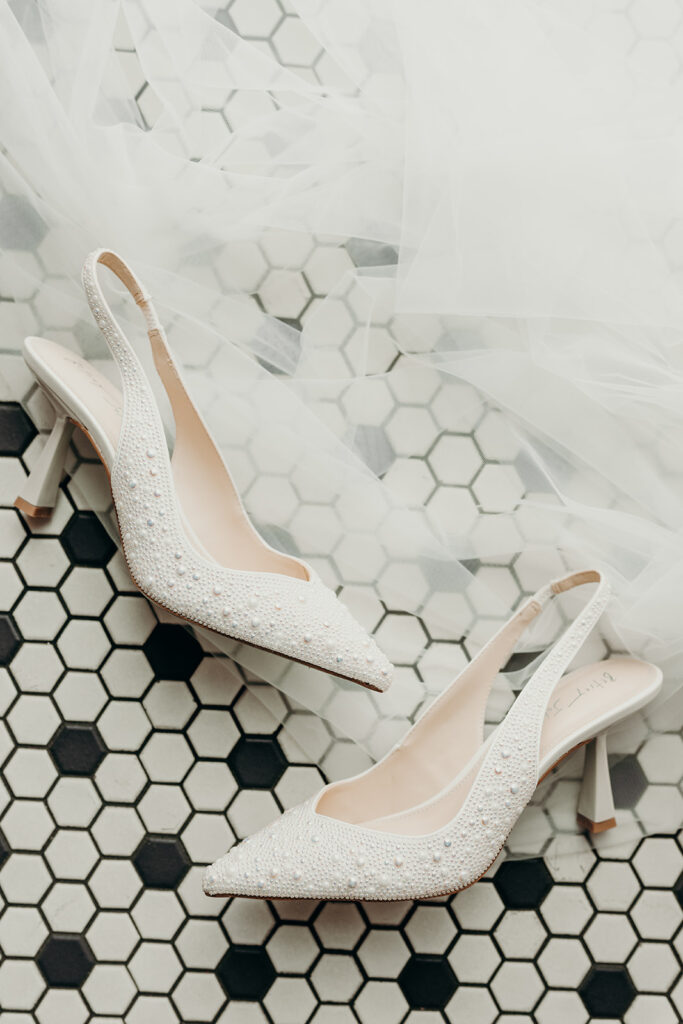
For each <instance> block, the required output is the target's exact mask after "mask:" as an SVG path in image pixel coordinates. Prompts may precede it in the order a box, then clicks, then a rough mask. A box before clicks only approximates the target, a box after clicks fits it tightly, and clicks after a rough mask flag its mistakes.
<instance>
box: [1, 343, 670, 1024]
mask: <svg viewBox="0 0 683 1024" xmlns="http://www.w3.org/2000/svg"><path fill="white" fill-rule="evenodd" d="M17 362H18V360H17V358H16V357H14V356H5V357H3V358H2V360H1V362H0V369H4V371H5V372H4V373H3V374H2V379H3V380H4V381H5V386H6V388H8V387H9V382H10V381H11V380H13V379H16V378H17V377H19V378H20V379H23V378H22V375H21V373H20V372H19V371H18V369H17ZM4 397H5V398H6V399H7V400H6V401H3V402H2V403H1V404H0V466H1V469H2V472H1V473H0V480H1V481H2V485H1V488H0V505H1V506H2V508H1V509H0V543H1V551H0V554H1V556H2V561H0V609H1V610H0V665H1V666H2V668H0V711H1V712H2V714H3V722H2V723H0V895H1V897H2V903H1V906H2V914H0V950H1V952H2V954H3V959H2V962H1V963H0V1006H1V1007H2V1009H3V1021H4V1020H5V1019H7V1020H8V1021H10V1022H11V1024H18V1022H20V1021H37V1022H38V1024H52V1022H54V1024H61V1022H62V1021H69V1022H71V1021H83V1022H85V1021H88V1020H91V1021H94V1020H97V1021H98V1022H101V1021H104V1020H108V1021H121V1020H123V1021H125V1022H126V1024H138V1022H142V1021H145V1022H152V1024H155V1022H159V1024H166V1022H169V1024H170V1022H174V1021H184V1022H194V1021H197V1022H199V1021H202V1022H204V1021H206V1022H209V1021H220V1022H221V1024H234V1022H239V1024H242V1022H243V1021H244V1022H247V1024H248V1022H251V1021H254V1022H257V1021H258V1022H260V1021H271V1022H273V1024H290V1022H291V1024H297V1022H301V1024H304V1022H307V1021H314V1022H316V1024H345V1022H347V1021H348V1022H358V1021H360V1022H361V1024H370V1022H373V1024H374V1022H379V1024H391V1022H396V1024H398V1022H402V1021H411V1022H419V1024H436V1022H438V1021H443V1020H446V1021H451V1022H453V1021H461V1020H467V1021H468V1022H470V1021H471V1022H472V1024H480V1022H481V1024H484V1022H493V1021H507V1022H510V1024H511V1022H512V1021H515V1022H517V1024H518V1022H521V1021H535V1022H538V1024H545V1022H550V1021H552V1022H553V1024H555V1022H558V1024H565V1022H566V1024H574V1022H577V1024H579V1022H585V1021H587V1020H589V1019H591V1020H599V1019H603V1018H611V1019H613V1018H615V1017H617V1018H622V1019H624V1020H625V1021H626V1022H627V1024H639V1022H640V1021H645V1020H646V1019H648V1020H649V1021H652V1020H657V1022H658V1024H659V1021H660V1020H661V1021H662V1022H667V1021H669V1020H671V1021H675V1020H678V1019H679V1015H680V1014H681V1013H683V980H680V967H681V964H680V956H682V955H683V927H682V926H681V925H682V921H683V849H682V845H683V844H682V843H681V837H678V839H677V838H676V837H675V836H662V837H649V838H645V839H640V840H638V839H636V840H633V841H632V842H630V844H629V845H627V846H625V847H614V846H601V844H600V843H597V844H595V845H592V844H591V843H590V842H589V841H588V840H587V839H586V838H585V837H582V836H577V837H576V839H575V846H574V850H573V853H572V855H570V856H567V855H566V853H564V854H562V855H559V854H557V852H556V850H555V849H554V846H553V842H550V845H549V846H547V854H546V858H545V859H544V860H542V859H538V858H537V859H532V860H518V861H516V860H507V861H504V862H503V863H502V864H500V865H499V866H498V869H497V871H495V873H493V872H492V873H491V874H490V876H489V877H488V878H487V879H486V880H484V881H482V882H481V883H479V884H478V885H477V886H476V887H475V888H473V889H470V890H467V891H466V892H464V893H462V894H460V895H459V896H457V897H455V898H453V899H450V900H449V899H443V900H436V901H431V902H428V903H421V904H412V903H401V904H394V905H372V904H357V905H353V904H352V905H345V904H334V903H329V904H323V903H295V902H294V903H287V902H284V901H283V902H272V903H259V902H254V901H249V900H233V901H231V902H229V903H226V902H224V901H212V900H209V899H207V898H206V897H204V896H203V895H202V893H201V889H200V877H201V871H202V867H203V866H204V865H205V864H206V863H208V862H210V861H212V860H213V859H214V858H215V857H216V856H218V855H219V854H221V853H222V852H223V851H224V850H225V849H226V848H227V847H228V846H229V845H230V844H231V843H232V842H233V839H234V838H235V837H242V836H244V835H246V834H248V833H249V832H251V831H252V830H253V829H255V828H256V827H258V826H260V825H262V824H264V823H265V822H267V821H268V820H270V819H271V818H273V817H274V816H275V815H277V814H279V813H281V811H282V810H283V809H285V808H286V807H288V806H291V805H292V804H293V803H295V802H297V801H299V800H301V799H302V798H304V797H305V796H307V795H308V794H309V793H310V792H312V791H313V790H314V789H315V788H317V787H318V786H319V784H320V782H321V780H322V779H323V778H324V777H325V776H324V774H323V771H321V769H320V768H318V767H317V766H316V765H315V764H314V763H311V760H310V759H308V758H306V756H305V755H304V754H302V753H301V750H300V749H299V748H298V745H297V744H296V741H295V737H296V729H297V728H300V727H301V724H302V721H303V720H304V718H305V720H306V721H307V728H308V731H309V734H310V733H311V732H313V734H314V736H317V739H315V742H314V744H313V745H314V746H315V743H318V749H319V753H320V755H321V756H320V762H321V763H322V764H327V765H331V766H332V769H333V771H336V772H337V773H339V774H341V773H342V772H343V771H344V770H347V771H348V770H352V768H353V767H354V764H353V761H354V747H353V746H352V745H351V744H349V743H348V741H346V740H345V739H344V738H342V737H337V738H336V739H335V737H334V735H333V733H331V732H330V729H329V725H327V724H326V723H324V722H322V721H321V720H320V719H318V718H316V717H315V716H313V715H311V714H310V713H308V714H305V715H304V716H302V714H301V710H300V709H290V711H291V714H290V715H289V716H288V715H287V714H286V713H283V712H282V710H280V713H279V715H278V716H277V717H275V716H274V715H273V714H272V711H271V710H270V709H269V708H268V704H267V701H266V702H265V703H264V702H262V700H260V699H259V694H260V693H261V691H263V687H262V686H260V685H259V684H258V683H247V682H245V679H244V676H243V674H242V673H241V670H238V669H236V668H233V670H232V672H230V673H229V674H226V671H225V669H226V667H227V665H226V664H221V662H223V659H221V658H217V657H216V655H215V654H213V653H212V654H209V653H207V652H206V651H204V650H203V649H202V646H201V644H200V642H199V641H198V640H197V639H196V638H195V637H194V636H193V634H192V633H191V632H190V631H189V630H187V629H185V628H184V627H183V626H181V625H179V624H177V623H174V622H171V621H159V620H158V619H157V616H156V614H155V612H154V610H153V609H152V608H151V607H150V605H149V604H148V603H147V602H146V600H145V599H144V598H142V597H141V596H139V595H138V594H136V593H135V592H134V590H133V588H132V584H131V583H130V580H129V577H128V576H127V574H126V571H125V567H124V565H123V563H122V559H121V556H120V554H119V552H118V550H117V548H116V545H115V544H114V542H113V541H112V539H111V537H110V536H109V535H108V534H107V532H106V531H105V529H104V527H103V526H102V524H101V523H100V520H99V519H98V518H97V516H96V515H95V513H94V512H92V511H91V510H87V509H83V508H80V507H79V500H80V499H79V495H80V491H79V489H78V487H77V486H76V485H75V481H76V480H77V479H78V476H79V473H82V471H83V469H84V468H85V469H87V467H89V466H91V467H92V466H94V464H93V463H91V462H89V461H87V460H88V458H92V452H91V451H88V449H87V446H86V445H84V444H82V443H80V447H79V450H78V452H76V451H74V453H73V454H74V458H73V465H72V467H71V475H70V476H68V477H67V478H66V479H65V481H64V483H63V485H62V492H61V494H60V499H59V502H58V505H57V508H56V510H55V513H54V516H53V518H52V519H51V520H49V521H43V522H38V521H34V522H28V521H26V520H25V519H23V518H22V517H21V516H20V515H19V513H18V512H16V510H14V509H13V508H12V507H11V505H12V501H13V497H14V494H15V490H16V487H17V485H18V483H19V481H20V480H21V478H22V477H23V476H24V474H25V472H26V471H27V469H28V467H29V466H30V464H31V463H32V461H33V459H34V458H35V451H36V446H37V445H39V444H40V440H41V439H40V437H39V435H38V432H37V430H36V428H35V426H34V425H33V422H32V420H31V418H30V417H29V416H27V414H26V411H25V410H26V409H27V408H28V409H31V408H32V405H33V403H34V401H35V392H34V391H33V389H32V387H31V386H29V389H28V391H26V392H24V393H21V394H16V395H15V396H11V395H9V394H6V395H5V396H4ZM12 397H16V398H20V399H21V403H20V402H15V401H11V398H12ZM276 699H277V700H279V701H282V702H283V703H286V702H285V699H284V697H283V696H282V695H276ZM282 722H284V724H281V723H282ZM292 723H294V724H292ZM292 730H293V731H292ZM682 746H683V741H682V740H681V738H680V735H679V734H678V733H663V734H658V735H654V736H652V737H650V738H649V739H648V738H646V739H644V740H642V742H641V743H640V746H639V749H638V751H637V753H636V754H632V755H630V756H628V757H625V758H622V759H621V760H619V761H618V762H617V763H616V764H615V765H614V767H613V776H614V783H615V790H616V796H617V803H618V804H619V803H621V804H622V807H623V805H624V804H626V805H627V806H626V807H625V808H623V810H625V812H626V814H627V815H628V813H629V811H628V807H630V806H632V805H633V804H634V803H637V805H638V806H640V805H641V803H642V802H643V801H646V800H652V801H655V802H657V801H658V800H662V799H664V800H668V801H669V802H670V801H671V798H672V797H673V796H674V794H675V795H676V796H678V798H680V788H679V783H680V779H679V776H680V775H681V772H682V770H683V769H682V767H681V766H682V764H683V759H682V758H681V747H682ZM309 748H310V744H309ZM323 755H324V756H323ZM579 768H580V765H575V766H574V771H573V772H571V773H570V776H571V777H570V778H568V779H564V780H563V779H561V780H560V782H559V783H558V786H560V787H561V786H563V785H574V784H575V783H573V781H572V778H573V776H575V775H576V773H577V770H578V769H579ZM558 806H559V805H558ZM532 827H533V825H532ZM513 847H514V844H513Z"/></svg>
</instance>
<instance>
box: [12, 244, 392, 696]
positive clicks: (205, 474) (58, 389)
mask: <svg viewBox="0 0 683 1024" xmlns="http://www.w3.org/2000/svg"><path fill="white" fill-rule="evenodd" d="M100 265H103V266H105V267H107V268H108V269H109V270H111V271H112V273H114V274H115V275H116V277H118V278H119V280H120V281H121V282H122V284H124V285H125V287H126V288H127V289H128V291H129V292H130V293H131V295H132V296H133V298H134V300H135V302H136V304H137V305H138V307H139V308H140V310H141V311H142V313H143V315H144V317H145V321H146V326H147V334H148V338H149V343H150V346H151V350H152V356H153V359H154V366H155V368H156V372H157V374H158V376H159V378H160V380H161V383H162V384H163V387H164V389H165V390H166V394H167V396H168V399H169V403H170V406H171V411H172V413H173V419H174V421H175V445H174V448H173V455H172V456H171V455H170V453H169V450H168V445H167V442H166V435H165V432H164V426H163V423H162V420H161V415H160V413H159V409H158V406H157V402H156V399H155V396H154V392H153V390H152V388H151V386H150V383H149V381H148V379H147V376H146V374H145V371H144V369H143V367H142V364H141V362H140V360H139V358H138V356H137V354H136V352H135V350H134V349H133V347H132V346H131V344H130V343H129V341H128V339H127V338H126V336H125V335H124V333H123V331H122V330H121V327H120V326H119V324H118V323H117V321H116V320H115V319H114V317H113V316H112V313H111V310H110V308H109V305H108V303H107V300H106V299H105V297H104V294H103V292H102V289H101V287H100V284H99V281H98V279H97V273H96V272H97V268H98V266H100ZM83 285H84V288H85V293H86V296H87V299H88V303H89V304H90V308H91V311H92V313H93V316H94V318H95V320H96V322H97V325H98V326H99V328H100V330H101V331H102V333H103V334H104V337H105V339H106V342H107V345H108V346H109V349H110V351H111V354H112V356H113V358H114V363H115V365H116V368H117V369H118V372H119V376H120V387H117V386H116V385H115V384H113V383H112V382H111V381H110V380H109V379H108V378H107V377H105V376H104V375H103V374H101V373H100V372H99V371H98V370H97V369H96V368H95V367H94V366H92V365H91V364H90V363H88V362H87V361H86V360H85V359H82V358H81V357H80V356H79V355H77V354H75V353H74V352H71V351H69V350H68V349H66V348H64V347H63V346H61V345H57V344H55V343H54V342H52V341H48V340H46V339H45V338H27V339H26V341H25V342H24V358H25V359H26V363H27V364H28V366H29V368H30V370H31V371H32V373H33V375H34V376H35V378H36V380H37V381H38V383H39V384H40V386H41V387H42V388H43V390H44V391H45V394H46V395H47V397H48V399H49V400H50V401H51V403H52V404H53V405H54V406H55V408H56V409H58V410H59V414H58V418H57V422H56V424H55V427H54V430H53V431H52V434H51V435H50V438H49V440H48V442H47V444H46V446H45V449H44V450H43V452H42V454H41V456H40V459H39V460H38V463H37V464H36V467H35V469H34V470H33V472H32V473H31V475H30V477H29V479H28V480H27V481H26V484H25V486H24V487H23V488H22V492H21V494H20V496H19V497H18V498H17V500H16V505H17V507H18V508H20V509H21V510H22V511H23V512H25V513H26V514H27V515H31V516H45V515H49V513H50V509H51V508H52V506H53V505H54V502H55V498H56V494H57V488H58V486H59V479H60V475H61V471H62V468H63V464H64V458H65V455H66V451H67V448H68V444H69V437H70V433H71V429H72V424H76V425H77V426H78V427H80V428H81V429H82V430H83V431H84V432H85V433H86V434H87V436H88V437H89V439H90V441H91V442H92V444H93V446H94V448H95V451H96V452H97V454H98V455H99V457H100V459H101V461H102V463H103V464H104V466H105V469H106V470H107V473H108V476H109V482H110V484H111V492H112V499H113V504H114V509H115V512H116V517H117V521H118V525H119V531H120V534H121V544H122V548H123V553H124V556H125V558H126V562H127V563H128V568H129V570H130V574H131V577H132V579H133V582H134V583H135V584H136V585H137V586H138V587H139V589H140V590H141V591H142V592H143V593H144V594H145V595H146V596H147V597H149V598H150V599H151V600H152V601H154V602H155V603H156V604H158V605H160V606H161V607H163V608H167V609H168V610H169V611H171V612H174V613H175V614H176V615H178V616H180V617H181V618H184V619H186V620H187V621H188V622H190V623H193V624H196V625H199V626H204V627H206V628H208V629H212V630H215V631H216V632H217V633H221V634H222V635H224V636H227V637H230V638H232V639H234V640H238V641H240V642H242V643H246V644H250V645H252V646H253V647H258V648H260V649H262V650H265V651H270V652H273V653H275V654H282V655H285V656H286V657H288V658H290V659H292V660H293V661H298V662H301V663H302V664H304V665H310V666H313V667H315V668H320V669H324V670H326V671H328V672H331V673H333V674H334V675H337V676H341V677H343V678H344V679H350V680H351V681H352V682H356V683H361V684H362V685H363V686H367V687H369V688H370V689H373V690H379V691H382V690H386V689H387V687H388V686H389V683H390V681H391V672H392V666H391V664H390V662H389V661H388V660H387V659H386V658H385V657H384V655H383V654H382V652H381V651H380V650H379V648H378V647H377V645H376V644H375V643H374V641H373V640H372V639H371V638H370V637H369V636H368V635H367V633H366V632H365V630H364V629H363V628H362V627H361V626H360V625H359V624H358V623H357V622H355V620H354V619H353V618H352V616H351V614H350V613H349V611H348V609H347V608H345V606H344V605H343V604H342V603H341V601H339V599H338V598H337V596H336V595H335V594H334V593H333V591H332V590H330V589H329V587H326V586H325V585H324V583H323V582H322V580H321V579H320V577H319V576H318V574H317V573H316V572H315V571H314V570H313V568H312V567H311V566H310V565H308V564H307V563H306V562H304V561H302V560H301V559H298V558H294V557H292V556H290V555H285V554H283V553H282V552H280V551H277V550H276V549H275V548H272V547H271V546H270V545H269V544H267V543H266V542H265V541H264V540H263V538H262V537H261V536H260V534H258V533H257V531H256V530H255V529H254V527H253V526H252V524H251V522H250V520H249V517H248V516H247V513H246V510H245V509H244V506H243V505H242V502H241V501H240V498H239V495H238V493H237V490H236V488H235V485H234V483H233V481H232V478H231V476H230V473H229V472H228V469H227V467H226V465H225V463H224V461H223V459H222V457H221V455H220V453H219V451H218V449H217V447H216V445H215V443H214V441H213V439H212V438H211V435H210V434H209V432H208V429H207V427H206V425H205V423H204V421H203V420H202V418H201V416H200V414H199V412H198V411H197V409H196V407H195V406H194V404H193V402H192V400H191V399H190V396H189V395H188V393H187V391H186V390H185V385H184V384H183V381H182V378H181V375H180V370H179V367H178V365H177V364H176V362H175V360H174V358H173V355H172V353H171V351H170V349H169V347H168V344H167V342H166V336H165V334H164V330H163V328H162V326H161V324H160V323H159V320H158V318H157V315H156V312H155V310H154V307H153V306H152V303H151V301H150V298H149V295H147V293H146V292H145V290H144V288H143V287H142V285H141V284H140V282H139V281H138V280H137V278H136V277H135V275H134V274H133V272H132V271H131V270H130V268H129V267H128V266H127V265H126V264H125V263H124V261H123V260H122V259H121V257H120V256H117V255H116V253H113V252H110V251H109V250H104V249H99V250H97V251H96V252H94V253H91V254H90V256H89V257H88V258H87V260H86V261H85V265H84V267H83Z"/></svg>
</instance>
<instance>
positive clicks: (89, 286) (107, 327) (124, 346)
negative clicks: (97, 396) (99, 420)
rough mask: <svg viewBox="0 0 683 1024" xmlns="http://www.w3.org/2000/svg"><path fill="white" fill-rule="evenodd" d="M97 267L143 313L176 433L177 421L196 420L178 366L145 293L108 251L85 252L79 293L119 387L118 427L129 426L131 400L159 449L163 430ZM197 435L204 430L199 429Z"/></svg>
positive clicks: (131, 272)
mask: <svg viewBox="0 0 683 1024" xmlns="http://www.w3.org/2000/svg"><path fill="white" fill-rule="evenodd" d="M99 264H101V265H102V266H105V267H107V268H108V269H109V270H111V271H112V273H113V274H115V275H116V277H117V278H118V279H119V281H121V283H122V284H123V285H124V286H125V287H126V288H127V289H128V291H129V292H130V294H131V295H132V297H133V299H134V300H135V303H136V305H137V306H138V307H139V308H140V310H141V311H142V313H143V316H144V318H145V323H146V326H147V336H148V338H149V343H150V347H151V350H152V357H153V360H154V366H155V369H156V371H157V373H158V375H159V378H160V380H161V382H162V384H163V386H164V389H165V391H166V394H167V395H168V398H169V401H170V403H171V409H172V411H173V416H174V419H175V421H176V427H178V424H179V421H181V420H182V421H183V422H185V423H187V422H189V421H190V420H192V421H197V422H199V421H200V417H199V415H198V413H197V412H196V410H195V409H194V406H193V405H192V402H191V399H190V398H189V395H188V393H187V390H186V388H185V385H184V384H183V382H182V378H181V375H180V370H179V367H178V364H177V362H176V360H175V359H174V357H173V353H172V352H171V350H170V348H169V346H168V341H167V339H166V333H165V331H164V329H163V327H162V325H161V323H160V321H159V318H158V316H157V312H156V310H155V308H154V306H153V305H152V300H151V297H150V295H149V293H148V291H147V290H146V289H145V287H144V286H143V284H142V283H141V282H140V280H139V279H138V278H137V276H136V275H135V274H134V273H133V271H132V270H131V268H130V267H129V266H128V264H127V263H126V262H125V260H123V259H122V258H121V257H120V256H119V255H118V254H117V253H115V252H112V250H111V249H96V250H95V251H94V252H91V253H90V255H89V256H88V257H87V258H86V260H85V263H84V264H83V275H82V276H83V287H84V289H85V294H86V297H87V300H88V304H89V305H90V309H91V311H92V314H93V317H94V318H95V321H96V323H97V325H98V327H99V328H100V330H101V331H102V333H103V334H104V337H105V339H106V342H107V345H108V346H109V349H110V351H111V353H112V355H113V357H114V360H115V361H116V363H117V365H118V367H119V371H120V373H121V377H122V379H123V382H124V389H123V391H124V427H125V428H129V427H131V426H132V425H131V424H130V423H129V422H128V421H129V420H130V415H129V409H128V406H129V403H130V401H133V400H136V404H137V413H136V415H138V416H140V414H141V412H142V413H146V414H147V416H148V417H149V418H150V419H151V420H153V421H154V425H155V426H154V429H155V433H156V434H157V435H158V437H159V443H161V440H160V439H161V438H162V437H163V428H162V427H161V421H160V419H159V413H158V408H157V405H156V400H155V398H154V394H153V391H152V389H151V386H150V384H149V381H148V379H147V375H146V373H145V371H144V369H143V367H142V364H141V362H140V360H139V359H138V356H137V354H136V352H135V350H134V348H133V346H132V345H131V344H130V342H129V341H128V339H127V338H126V336H125V334H124V332H123V331H122V329H121V327H120V325H119V324H118V322H117V321H116V319H115V317H114V315H113V314H112V311H111V309H110V307H109V303H108V302H107V300H106V298H105V296H104V293H103V291H102V287H101V285H100V282H99V280H98V277H97V267H98V265H99ZM202 429H204V428H203V424H202Z"/></svg>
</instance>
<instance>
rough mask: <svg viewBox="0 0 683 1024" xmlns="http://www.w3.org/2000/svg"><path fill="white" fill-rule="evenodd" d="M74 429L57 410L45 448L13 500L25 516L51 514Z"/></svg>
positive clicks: (39, 517)
mask: <svg viewBox="0 0 683 1024" xmlns="http://www.w3.org/2000/svg"><path fill="white" fill-rule="evenodd" d="M73 430H74V425H73V423H71V422H70V421H69V420H68V419H67V418H66V416H65V415H63V414H59V413H58V414H57V419H56V420H55V425H54V427H53V428H52V432H51V434H50V436H49V437H48V439H47V441H46V443H45V447H44V448H43V450H42V452H41V453H40V455H39V456H38V461H37V462H36V464H35V466H34V467H33V469H32V470H31V472H30V474H29V475H28V476H27V478H26V480H25V481H24V485H23V487H22V488H21V494H19V495H17V497H16V499H15V502H14V504H15V506H16V508H18V509H19V510H20V511H21V512H23V513H24V515H27V516H31V517H32V518H35V519H48V518H49V517H50V516H51V515H52V512H53V510H54V507H55V505H56V503H57V495H58V493H59V485H60V483H61V479H62V474H63V472H64V465H65V463H66V457H67V455H68V452H69V442H70V441H71V435H72V434H73Z"/></svg>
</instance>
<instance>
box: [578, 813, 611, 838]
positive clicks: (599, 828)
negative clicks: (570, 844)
mask: <svg viewBox="0 0 683 1024" xmlns="http://www.w3.org/2000/svg"><path fill="white" fill-rule="evenodd" d="M576 823H577V825H578V826H579V828H580V829H581V831H582V832H590V833H591V834H592V835H598V834H599V833H600V832H607V831H608V829H610V828H616V826H617V819H616V818H605V820H604V821H591V820H590V818H584V816H583V814H577V815H576Z"/></svg>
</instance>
